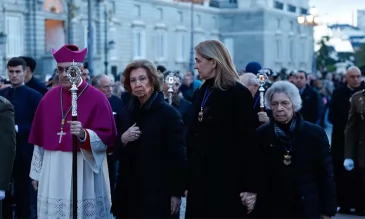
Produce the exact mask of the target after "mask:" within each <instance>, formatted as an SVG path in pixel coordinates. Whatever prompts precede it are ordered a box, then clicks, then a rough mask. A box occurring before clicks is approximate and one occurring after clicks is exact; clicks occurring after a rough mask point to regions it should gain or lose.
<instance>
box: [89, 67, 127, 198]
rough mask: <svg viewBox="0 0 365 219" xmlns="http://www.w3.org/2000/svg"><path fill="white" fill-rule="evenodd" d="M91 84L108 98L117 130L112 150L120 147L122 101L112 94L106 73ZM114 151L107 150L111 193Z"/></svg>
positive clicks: (113, 180) (94, 79) (114, 181)
mask: <svg viewBox="0 0 365 219" xmlns="http://www.w3.org/2000/svg"><path fill="white" fill-rule="evenodd" d="M91 84H92V86H93V87H95V88H97V89H98V90H100V91H101V92H102V93H104V94H105V96H106V97H107V98H108V100H109V103H110V106H111V107H112V110H113V115H114V119H115V124H116V125H117V130H118V136H119V138H118V140H117V141H116V143H115V145H114V150H117V151H118V149H120V147H122V145H120V144H121V141H120V140H119V139H120V136H121V135H122V133H120V129H121V126H122V124H120V122H121V121H123V119H122V116H123V110H124V107H123V101H122V99H120V98H119V97H117V96H114V95H112V82H111V80H110V78H109V77H108V76H106V75H103V74H100V75H97V76H95V77H94V78H93V79H92V81H91ZM114 153H115V151H108V156H107V159H108V168H109V180H110V187H111V190H112V195H113V194H114V192H113V191H114V190H113V188H114V187H115V186H114V185H115V183H116V179H117V177H116V174H117V172H116V168H115V166H116V159H115V157H116V155H115V154H114Z"/></svg>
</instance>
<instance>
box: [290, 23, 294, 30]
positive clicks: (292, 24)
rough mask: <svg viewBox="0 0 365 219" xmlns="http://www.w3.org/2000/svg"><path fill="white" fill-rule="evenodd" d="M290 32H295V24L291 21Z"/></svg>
mask: <svg viewBox="0 0 365 219" xmlns="http://www.w3.org/2000/svg"><path fill="white" fill-rule="evenodd" d="M289 26H290V31H294V22H293V21H289Z"/></svg>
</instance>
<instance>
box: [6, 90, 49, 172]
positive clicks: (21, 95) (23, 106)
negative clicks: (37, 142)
mask: <svg viewBox="0 0 365 219" xmlns="http://www.w3.org/2000/svg"><path fill="white" fill-rule="evenodd" d="M0 96H3V97H5V98H7V99H8V100H9V101H10V102H11V103H12V104H13V106H14V111H15V125H17V126H18V132H17V133H16V144H17V151H16V152H17V158H19V161H21V162H24V163H26V164H27V165H29V166H30V162H31V161H32V156H33V148H34V146H33V145H32V144H29V143H28V138H29V134H30V129H31V128H32V123H33V118H34V115H35V112H36V110H37V108H38V104H39V102H40V101H41V99H42V94H40V93H39V92H38V91H36V90H33V89H32V88H30V87H28V86H26V85H22V86H20V87H17V88H11V87H7V88H4V89H1V90H0ZM18 156H19V157H18ZM17 161H18V159H17ZM17 163H18V162H15V165H17Z"/></svg>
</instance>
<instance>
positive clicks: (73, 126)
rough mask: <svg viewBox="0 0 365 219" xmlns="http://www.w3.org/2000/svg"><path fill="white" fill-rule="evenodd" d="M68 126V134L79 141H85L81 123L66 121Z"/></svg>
mask: <svg viewBox="0 0 365 219" xmlns="http://www.w3.org/2000/svg"><path fill="white" fill-rule="evenodd" d="M67 123H68V124H70V133H71V135H76V136H77V137H78V138H79V139H85V135H86V133H85V130H84V128H83V127H82V124H81V122H79V121H68V122H67Z"/></svg>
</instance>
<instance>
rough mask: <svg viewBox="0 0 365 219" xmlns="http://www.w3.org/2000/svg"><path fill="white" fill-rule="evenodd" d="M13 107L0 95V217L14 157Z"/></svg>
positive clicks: (0, 216)
mask: <svg viewBox="0 0 365 219" xmlns="http://www.w3.org/2000/svg"><path fill="white" fill-rule="evenodd" d="M15 133H16V132H15V122H14V108H13V105H11V103H10V102H9V101H8V100H7V99H5V98H4V97H2V96H0V142H1V144H0V218H2V200H3V199H4V198H5V191H6V190H8V189H9V187H10V177H11V173H12V170H13V163H14V158H15V146H16V140H15V139H16V134H15Z"/></svg>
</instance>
